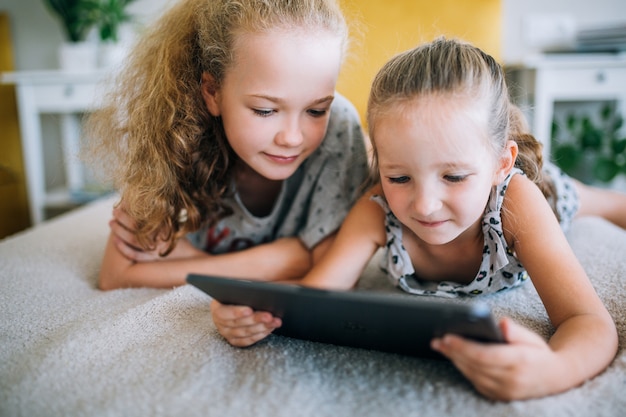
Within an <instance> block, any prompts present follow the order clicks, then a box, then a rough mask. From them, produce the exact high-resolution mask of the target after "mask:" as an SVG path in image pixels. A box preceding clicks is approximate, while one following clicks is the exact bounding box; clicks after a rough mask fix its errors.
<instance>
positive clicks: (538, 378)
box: [433, 175, 617, 400]
mask: <svg viewBox="0 0 626 417" xmlns="http://www.w3.org/2000/svg"><path fill="white" fill-rule="evenodd" d="M502 213H503V214H502V221H503V226H504V228H505V229H504V230H505V236H507V240H508V241H509V242H512V243H513V245H514V246H513V247H514V250H515V252H516V254H517V256H518V257H519V259H520V261H521V262H522V264H523V265H524V266H525V268H526V269H527V271H528V273H529V275H530V277H531V279H532V281H533V284H534V286H535V288H536V289H537V292H538V294H539V296H540V298H541V300H542V302H543V304H544V306H545V308H546V311H547V313H548V316H549V317H550V320H551V322H552V324H553V325H554V326H555V328H556V331H555V333H554V334H553V335H552V337H551V338H550V340H549V341H548V343H546V342H544V341H543V340H542V339H541V338H540V337H539V336H538V335H536V334H534V333H533V332H531V331H529V330H527V329H525V328H523V327H521V326H519V325H516V324H514V323H512V322H511V321H510V320H507V319H505V320H503V322H502V323H501V327H502V330H503V333H504V336H505V339H506V340H507V341H508V344H507V345H483V344H479V343H475V342H471V341H468V340H464V339H462V338H460V337H457V336H451V335H448V336H445V337H444V338H443V339H440V340H436V341H434V343H433V346H434V347H435V348H437V350H439V351H440V352H442V353H443V354H445V355H446V356H448V357H449V358H450V359H451V360H452V361H453V362H454V363H455V365H456V366H457V367H458V368H459V370H460V371H461V372H462V373H463V374H464V375H465V376H466V377H467V378H468V379H469V380H470V381H472V383H473V384H474V386H475V387H476V389H477V390H478V391H480V392H481V393H483V394H484V395H486V396H488V397H490V398H494V399H499V400H513V399H525V398H533V397H541V396H545V395H551V394H555V393H558V392H562V391H565V390H568V389H570V388H573V387H575V386H577V385H580V384H581V383H583V382H584V381H585V380H587V379H589V378H592V377H593V376H595V375H597V374H598V373H600V372H602V371H603V370H604V369H605V368H606V367H607V366H608V364H609V363H610V361H611V360H612V359H613V357H614V356H615V353H616V350H617V332H616V329H615V325H614V323H613V320H612V319H611V317H610V315H609V313H608V312H607V310H606V308H605V307H604V305H603V304H602V301H601V300H600V299H599V297H598V296H597V294H596V292H595V290H594V288H593V286H592V285H591V283H590V281H589V279H588V278H587V275H586V273H585V271H584V270H583V268H582V266H581V265H580V263H579V262H578V260H577V259H576V257H575V255H574V253H573V251H572V249H571V248H570V246H569V244H568V242H567V240H566V238H565V235H564V234H563V232H562V231H561V228H560V226H559V224H558V223H557V221H556V218H555V216H554V214H553V213H552V210H551V209H550V207H549V206H548V204H547V203H546V201H545V198H544V197H543V195H542V194H541V192H540V191H539V190H538V189H537V187H536V186H535V185H534V184H532V182H530V180H528V179H527V178H526V177H523V176H521V175H516V176H514V177H513V179H512V180H511V183H510V185H509V187H508V189H507V193H506V198H505V202H504V208H503V210H502Z"/></svg>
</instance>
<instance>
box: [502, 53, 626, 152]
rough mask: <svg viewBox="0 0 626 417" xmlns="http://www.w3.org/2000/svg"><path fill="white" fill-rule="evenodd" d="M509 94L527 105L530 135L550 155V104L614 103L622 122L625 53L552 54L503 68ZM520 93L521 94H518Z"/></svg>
mask: <svg viewBox="0 0 626 417" xmlns="http://www.w3.org/2000/svg"><path fill="white" fill-rule="evenodd" d="M507 73H508V76H509V77H510V81H512V82H510V83H509V84H510V86H509V87H510V90H511V91H510V92H511V94H512V96H513V97H514V98H515V97H517V98H518V100H519V102H520V104H521V105H522V107H527V106H529V109H530V116H531V117H530V119H531V121H532V123H531V127H532V133H533V135H534V136H535V137H536V138H537V139H538V140H540V141H541V142H542V143H543V144H544V155H545V156H546V157H548V156H549V155H550V134H551V128H552V119H553V116H554V104H555V103H556V102H558V101H604V100H616V101H617V102H618V108H619V111H620V112H621V113H622V114H623V115H624V118H625V119H626V54H621V55H620V54H552V55H541V56H536V57H532V58H529V59H527V60H525V61H524V62H523V63H522V64H521V65H519V66H513V67H508V68H507ZM520 90H521V91H520Z"/></svg>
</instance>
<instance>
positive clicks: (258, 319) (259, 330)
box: [210, 300, 281, 347]
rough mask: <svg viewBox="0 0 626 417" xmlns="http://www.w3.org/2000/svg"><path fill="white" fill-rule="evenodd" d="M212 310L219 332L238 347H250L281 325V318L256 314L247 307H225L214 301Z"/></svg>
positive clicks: (262, 313)
mask: <svg viewBox="0 0 626 417" xmlns="http://www.w3.org/2000/svg"><path fill="white" fill-rule="evenodd" d="M210 308H211V315H212V317H213V322H214V323H215V326H216V327H217V330H218V331H219V332H220V334H221V335H222V336H223V337H224V338H225V339H226V340H227V341H228V343H230V344H231V345H233V346H237V347H245V346H250V345H252V344H254V343H256V342H258V341H259V340H262V339H264V338H265V337H267V336H268V335H269V334H270V333H271V332H272V331H274V329H275V328H277V327H280V325H281V321H280V319H279V318H276V317H273V316H272V315H271V314H270V313H267V312H263V311H258V312H254V311H253V310H252V309H251V308H250V307H247V306H231V305H224V304H221V303H220V302H219V301H217V300H213V301H212V302H211V306H210Z"/></svg>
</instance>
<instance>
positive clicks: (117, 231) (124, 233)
mask: <svg viewBox="0 0 626 417" xmlns="http://www.w3.org/2000/svg"><path fill="white" fill-rule="evenodd" d="M109 229H110V230H111V233H113V234H114V235H115V236H116V237H117V238H118V239H120V240H121V241H123V242H124V243H126V244H127V245H128V246H131V247H132V248H134V249H135V250H140V248H139V244H138V242H137V239H136V238H135V234H134V233H133V232H130V231H129V230H128V229H126V228H125V227H124V226H123V225H121V224H120V223H118V222H117V221H116V220H111V221H109Z"/></svg>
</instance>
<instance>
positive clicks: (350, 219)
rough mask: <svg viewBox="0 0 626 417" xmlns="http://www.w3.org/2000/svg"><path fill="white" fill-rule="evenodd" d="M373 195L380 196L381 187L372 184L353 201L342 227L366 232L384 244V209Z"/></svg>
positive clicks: (377, 242)
mask: <svg viewBox="0 0 626 417" xmlns="http://www.w3.org/2000/svg"><path fill="white" fill-rule="evenodd" d="M375 195H380V196H382V187H381V186H380V185H378V184H377V185H374V186H373V187H372V188H370V189H369V190H368V191H366V192H365V193H364V194H363V195H362V196H361V197H360V198H359V200H357V202H356V203H355V205H354V207H353V208H352V210H350V213H348V216H347V217H346V220H345V222H344V226H342V227H343V228H350V229H352V230H353V231H354V232H356V231H357V230H358V231H359V234H367V235H368V236H369V237H370V238H371V240H372V241H374V242H376V244H378V245H379V246H382V245H384V244H385V240H386V234H385V211H384V210H383V208H382V207H381V205H380V204H378V203H377V202H376V201H374V200H372V197H373V196H375Z"/></svg>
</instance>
